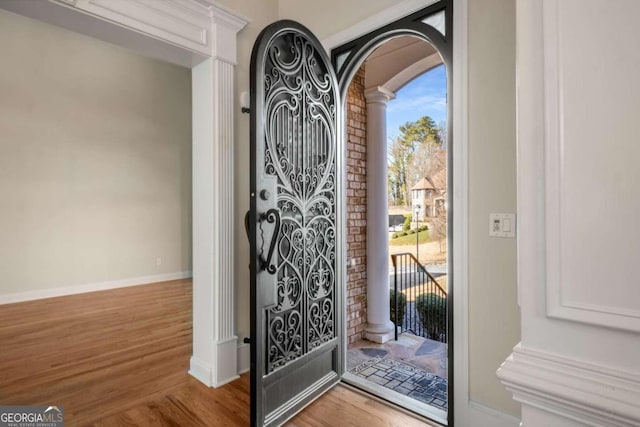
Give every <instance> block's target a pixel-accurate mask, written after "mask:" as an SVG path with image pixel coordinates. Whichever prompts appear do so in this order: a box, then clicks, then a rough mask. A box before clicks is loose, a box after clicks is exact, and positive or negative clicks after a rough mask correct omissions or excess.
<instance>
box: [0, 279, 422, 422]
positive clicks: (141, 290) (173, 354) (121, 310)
mask: <svg viewBox="0 0 640 427" xmlns="http://www.w3.org/2000/svg"><path fill="white" fill-rule="evenodd" d="M191 304H192V301H191V281H190V280H181V281H171V282H164V283H157V284H152V285H145V286H135V287H130V288H122V289H115V290H110V291H103V292H93V293H88V294H81V295H72V296H66V297H60V298H51V299H46V300H38V301H31V302H25V303H19V304H9V305H0V404H2V405H9V404H12V405H35V404H41V405H62V406H64V409H65V422H66V425H67V426H77V425H94V426H248V425H249V376H248V375H247V374H245V375H243V376H242V377H241V378H240V379H239V380H237V381H234V382H232V383H231V384H228V385H226V386H224V387H221V388H218V389H212V388H208V387H205V386H204V385H203V384H201V383H199V382H198V381H196V380H195V379H193V378H192V377H190V376H189V375H188V374H187V370H188V365H189V358H190V356H191V333H192V332H191ZM288 425H289V426H295V427H307V426H309V427H320V426H331V427H333V426H354V427H357V426H367V427H377V426H423V425H426V424H425V423H424V422H422V421H421V420H419V419H416V418H413V417H411V416H409V415H406V414H404V413H402V412H398V411H396V410H394V409H393V408H391V407H389V406H386V405H384V404H382V403H379V402H377V401H376V400H373V399H371V398H369V397H367V396H364V395H361V394H360V393H357V392H354V391H352V390H350V389H348V388H346V387H343V386H337V387H335V388H334V389H333V390H331V391H330V392H328V393H327V394H325V395H324V396H322V397H321V398H320V399H318V400H317V401H316V402H314V403H313V404H312V405H311V406H309V407H308V408H306V409H305V410H304V411H303V412H301V413H300V414H298V415H297V416H296V417H295V418H294V419H293V420H291V421H290V422H289V423H288Z"/></svg>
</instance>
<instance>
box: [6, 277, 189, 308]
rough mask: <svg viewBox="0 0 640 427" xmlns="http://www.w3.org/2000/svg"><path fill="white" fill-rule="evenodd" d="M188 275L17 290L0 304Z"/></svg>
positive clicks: (144, 283) (124, 286)
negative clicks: (24, 290)
mask: <svg viewBox="0 0 640 427" xmlns="http://www.w3.org/2000/svg"><path fill="white" fill-rule="evenodd" d="M190 277H192V272H191V271H180V272H177V273H166V274H157V275H154V276H143V277H134V278H129V279H120V280H112V281H108V282H98V283H86V284H82V285H77V286H65V287H61V288H51V289H38V290H33V291H26V292H17V293H13V294H6V295H0V305H2V304H13V303H16V302H25V301H33V300H38V299H44V298H54V297H62V296H66V295H75V294H84V293H87V292H95V291H106V290H108V289H116V288H126V287H129V286H138V285H147V284H149V283H157V282H166V281H168V280H179V279H188V278H190Z"/></svg>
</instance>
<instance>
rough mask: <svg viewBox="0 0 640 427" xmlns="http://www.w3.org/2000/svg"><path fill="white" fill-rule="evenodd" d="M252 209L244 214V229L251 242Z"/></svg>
mask: <svg viewBox="0 0 640 427" xmlns="http://www.w3.org/2000/svg"><path fill="white" fill-rule="evenodd" d="M250 212H251V211H247V213H246V214H244V231H246V232H247V240H248V241H249V243H251V232H250V230H249V213H250Z"/></svg>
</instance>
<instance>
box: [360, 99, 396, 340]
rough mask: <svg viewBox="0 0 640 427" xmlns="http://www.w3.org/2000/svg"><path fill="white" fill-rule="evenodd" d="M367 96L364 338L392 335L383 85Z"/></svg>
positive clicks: (374, 338) (385, 100) (385, 116)
mask: <svg viewBox="0 0 640 427" xmlns="http://www.w3.org/2000/svg"><path fill="white" fill-rule="evenodd" d="M364 95H365V98H366V99H367V326H366V327H365V338H366V339H368V340H369V341H374V342H377V343H384V342H387V341H389V340H390V339H393V337H394V329H393V328H394V325H393V322H391V317H390V310H389V231H388V230H389V219H388V203H387V102H388V101H390V100H391V99H393V98H395V95H394V94H393V93H392V92H391V91H389V90H387V89H385V88H384V87H373V88H370V89H367V90H365V93H364Z"/></svg>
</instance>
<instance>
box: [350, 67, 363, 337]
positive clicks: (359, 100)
mask: <svg viewBox="0 0 640 427" xmlns="http://www.w3.org/2000/svg"><path fill="white" fill-rule="evenodd" d="M366 132H367V104H366V100H365V98H364V65H363V66H362V67H361V68H360V69H359V70H358V72H357V73H356V75H355V77H354V78H353V80H352V81H351V85H350V86H349V92H348V95H347V259H348V260H349V261H350V262H349V264H348V267H347V337H348V344H352V343H354V342H356V341H358V340H360V339H362V338H363V334H364V327H365V324H366V323H367V247H366V238H367V183H366V181H367V169H366V162H367V145H366V144H367V138H366V136H367V135H366ZM352 260H354V261H355V266H352V263H353V262H354V261H352Z"/></svg>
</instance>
